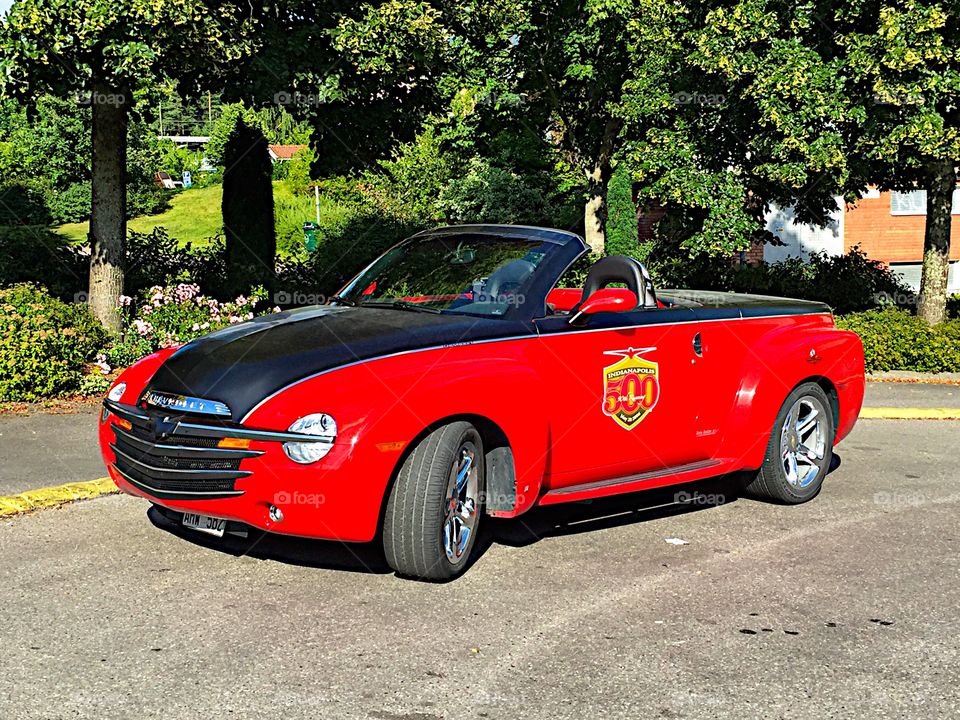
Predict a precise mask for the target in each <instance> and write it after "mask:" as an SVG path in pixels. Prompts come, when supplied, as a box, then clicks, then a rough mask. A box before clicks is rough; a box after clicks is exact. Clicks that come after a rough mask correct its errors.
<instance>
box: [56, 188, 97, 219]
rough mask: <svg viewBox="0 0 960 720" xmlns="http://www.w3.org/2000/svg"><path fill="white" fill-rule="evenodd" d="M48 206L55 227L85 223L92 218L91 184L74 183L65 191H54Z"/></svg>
mask: <svg viewBox="0 0 960 720" xmlns="http://www.w3.org/2000/svg"><path fill="white" fill-rule="evenodd" d="M47 205H48V206H49V208H50V217H51V218H52V220H53V223H54V224H55V225H63V224H65V223H75V222H83V221H84V220H86V219H87V218H89V217H90V183H88V182H78V183H73V184H72V185H68V186H67V187H66V189H64V190H54V191H52V192H51V193H50V195H49V197H48V199H47Z"/></svg>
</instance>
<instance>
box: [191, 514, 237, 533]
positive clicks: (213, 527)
mask: <svg viewBox="0 0 960 720" xmlns="http://www.w3.org/2000/svg"><path fill="white" fill-rule="evenodd" d="M183 526H184V527H188V528H190V529H191V530H197V531H199V532H203V533H207V534H209V535H215V536H216V537H223V531H224V530H226V529H227V521H226V520H224V519H223V518H215V517H210V516H209V515H196V514H194V513H184V514H183Z"/></svg>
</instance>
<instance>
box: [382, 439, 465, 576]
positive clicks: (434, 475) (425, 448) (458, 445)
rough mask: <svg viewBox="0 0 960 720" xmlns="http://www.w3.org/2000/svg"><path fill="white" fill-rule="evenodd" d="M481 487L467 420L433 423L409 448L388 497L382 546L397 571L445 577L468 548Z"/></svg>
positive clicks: (459, 566)
mask: <svg viewBox="0 0 960 720" xmlns="http://www.w3.org/2000/svg"><path fill="white" fill-rule="evenodd" d="M483 487H484V466H483V443H482V441H481V439H480V434H479V433H478V432H477V430H476V428H475V427H473V425H471V424H470V423H468V422H453V423H450V424H448V425H444V426H442V427H440V428H437V429H436V430H434V431H433V432H431V433H430V434H429V435H427V436H426V437H424V438H423V439H422V440H421V441H420V442H419V443H418V444H417V446H416V447H415V448H414V449H413V451H412V452H411V453H410V455H409V456H408V457H407V459H406V460H405V461H404V463H403V465H402V466H401V467H400V471H399V473H398V474H397V480H396V483H394V486H393V490H392V492H391V493H390V498H389V500H388V501H387V510H386V515H385V517H384V523H383V548H384V553H385V554H386V558H387V562H388V563H389V565H390V567H392V568H393V569H394V570H396V571H397V572H398V573H400V574H401V575H408V576H411V577H418V578H423V579H426V580H447V579H449V578H452V577H455V576H456V575H458V574H459V573H461V572H463V570H464V569H465V568H466V566H467V563H468V561H469V559H470V554H471V552H472V550H473V547H474V544H475V541H476V536H477V528H478V526H479V522H480V515H481V510H482V508H481V498H482V492H483Z"/></svg>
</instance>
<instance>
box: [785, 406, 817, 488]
mask: <svg viewBox="0 0 960 720" xmlns="http://www.w3.org/2000/svg"><path fill="white" fill-rule="evenodd" d="M826 412H827V411H826V408H825V407H824V406H823V405H822V404H821V403H820V401H819V400H817V399H816V398H813V397H802V398H800V399H799V400H797V401H796V402H795V403H794V404H793V406H792V407H791V408H790V412H788V413H787V417H786V419H785V420H784V421H783V427H782V428H781V429H780V459H781V463H782V466H783V474H784V476H785V477H786V479H787V482H788V483H789V484H790V485H791V486H792V487H795V488H799V489H803V488H806V487H809V486H810V485H811V484H812V483H813V482H814V481H815V480H816V479H817V478H818V477H819V476H820V472H821V470H822V467H821V464H822V462H823V456H824V452H825V450H826V433H825V432H824V420H825V419H826Z"/></svg>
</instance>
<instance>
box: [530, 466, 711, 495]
mask: <svg viewBox="0 0 960 720" xmlns="http://www.w3.org/2000/svg"><path fill="white" fill-rule="evenodd" d="M720 464H721V463H720V461H719V460H698V461H696V462H690V463H686V464H685V465H674V466H673V467H668V468H663V469H662V470H648V471H647V472H642V473H636V474H634V475H626V476H624V477H617V478H610V479H609V480H594V481H592V482H586V483H581V484H580V485H568V486H567V487H562V488H557V489H556V490H551V491H549V492H548V493H547V495H550V496H552V497H557V496H559V495H572V494H574V493H579V492H584V491H587V490H599V489H601V488H607V487H615V486H617V485H627V484H629V483H635V482H642V481H644V480H655V479H656V478H660V477H666V476H668V475H682V474H683V473H688V472H693V471H695V470H706V469H707V468H712V467H715V466H717V465H720Z"/></svg>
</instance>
